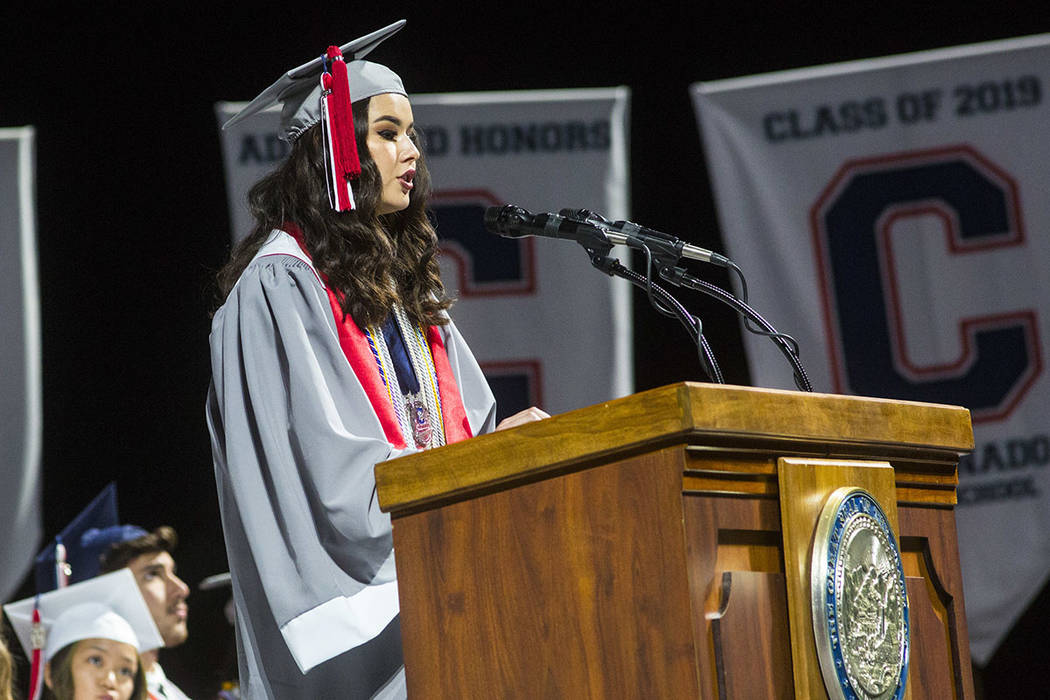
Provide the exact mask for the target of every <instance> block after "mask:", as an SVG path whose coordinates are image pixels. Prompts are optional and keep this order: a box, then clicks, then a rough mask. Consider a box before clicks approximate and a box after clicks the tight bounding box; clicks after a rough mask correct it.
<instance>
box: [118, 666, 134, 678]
mask: <svg viewBox="0 0 1050 700" xmlns="http://www.w3.org/2000/svg"><path fill="white" fill-rule="evenodd" d="M120 675H122V676H127V677H128V678H134V677H135V669H133V668H131V667H130V666H125V667H124V668H122V669H120Z"/></svg>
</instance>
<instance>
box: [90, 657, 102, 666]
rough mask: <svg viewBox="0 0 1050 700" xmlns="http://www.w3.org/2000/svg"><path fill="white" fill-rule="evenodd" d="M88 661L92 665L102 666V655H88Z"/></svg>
mask: <svg viewBox="0 0 1050 700" xmlns="http://www.w3.org/2000/svg"><path fill="white" fill-rule="evenodd" d="M88 663H89V664H91V665H92V666H101V665H102V657H101V656H89V657H88Z"/></svg>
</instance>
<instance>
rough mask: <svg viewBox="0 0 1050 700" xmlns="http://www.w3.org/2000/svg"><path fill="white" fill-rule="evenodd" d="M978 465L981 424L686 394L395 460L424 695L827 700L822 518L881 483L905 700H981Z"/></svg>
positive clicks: (407, 617)
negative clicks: (970, 508) (972, 625)
mask: <svg viewBox="0 0 1050 700" xmlns="http://www.w3.org/2000/svg"><path fill="white" fill-rule="evenodd" d="M972 449H973V434H972V429H971V425H970V416H969V413H968V412H967V411H966V410H965V409H962V408H957V407H951V406H940V405H932V404H919V403H908V402H899V401H889V400H882V399H866V398H857V397H848V396H836V395H827V394H804V393H799V392H790V391H774V390H762V389H749V388H743V387H732V386H713V385H703V384H677V385H673V386H667V387H662V388H659V389H654V390H651V391H646V392H642V393H639V394H636V395H634V396H630V397H627V398H624V399H618V400H615V401H610V402H608V403H604V404H600V405H597V406H592V407H590V408H585V409H581V410H577V411H572V412H569V413H566V414H563V415H559V416H555V417H553V418H551V419H549V420H544V421H541V422H538V423H531V424H528V425H525V426H522V427H520V428H516V429H513V430H509V431H504V432H499V433H494V434H491V435H484V436H481V437H478V438H476V439H473V440H468V441H466V442H463V443H459V444H455V445H450V446H448V447H444V448H441V449H437V450H433V451H429V452H425V453H420V454H415V455H410V456H408V457H402V458H400V459H396V460H391V461H389V462H384V463H382V464H380V465H378V466H377V467H376V482H377V485H378V494H379V501H380V505H381V507H382V508H383V510H384V511H387V512H389V513H390V514H391V516H392V518H393V522H394V547H395V551H396V552H397V571H398V578H399V586H400V598H401V629H402V643H403V646H404V653H405V668H406V673H407V681H408V690H409V696H410V697H414V698H672V699H677V698H698V697H700V698H709V699H712V700H713V699H715V698H747V699H748V700H750V699H752V698H767V697H769V698H792V697H800V698H811V697H815V698H819V697H825V695H824V693H825V690H824V686H823V685H822V683H821V676H820V669H819V667H818V662H817V655H816V648H815V646H814V641H813V639H814V638H813V632H812V627H811V622H810V620H811V617H810V616H811V609H810V601H809V597H808V592H809V590H808V579H805V576H807V575H808V573H807V572H808V569H807V566H808V556H809V549H810V547H811V546H812V540H813V534H812V530H811V529H808V528H810V524H808V523H807V522H805V520H806V517H808V516H806V515H805V513H806V512H809V511H813V510H814V509H815V508H819V507H820V503H821V502H822V501H823V499H824V497H825V494H826V493H827V491H828V489H830V488H833V487H835V486H839V485H852V484H849V483H847V484H841V483H839V482H840V481H842V480H845V481H847V482H849V481H851V480H855V479H860V480H861V481H864V479H866V478H868V477H867V476H866V475H867V474H869V473H871V474H882V475H884V476H885V475H889V480H888V481H887V480H885V479H884V480H883V481H882V482H880V483H882V486H881V487H878V485H877V484H876V486H875V487H873V488H882V495H881V496H879V499H880V502H881V505H882V506H883V509H884V510H886V512H887V515H889V516H890V520H891V522H892V523H893V524H894V526H895V531H896V533H897V535H898V538H899V545H900V550H901V556H902V561H903V567H904V571H905V574H906V588H907V591H908V599H909V603H910V612H909V620H910V628H911V650H910V665H909V675H908V685H907V688H908V690H907V694H906V695H905V697H910V698H916V699H917V698H950V697H961V698H973V697H974V691H973V681H972V676H971V669H970V657H969V643H968V638H967V631H966V619H965V614H964V608H963V596H962V582H961V578H960V572H959V555H958V547H957V542H956V530H955V517H954V511H953V507H954V505H955V487H956V483H957V476H956V467H957V463H958V459H959V455H960V454H962V453H965V452H968V451H970V450H972ZM880 466H881V469H879V467H880ZM869 467H870V471H869ZM829 470H830V471H829ZM818 473H820V474H834V475H835V476H832V477H822V478H815V477H814V478H811V475H815V474H818ZM842 475H845V476H842ZM785 480H786V481H785ZM876 481H877V480H876ZM872 483H875V482H872ZM862 485H863V484H862ZM876 495H878V494H876ZM887 500H888V501H889V503H887V502H886V501H887ZM782 506H783V507H782ZM807 509H808V510H807ZM782 512H784V513H788V512H790V513H792V515H791V516H790V517H787V518H782ZM799 512H801V513H802V515H798V513H799ZM785 563H787V566H785ZM800 566H801V569H800V568H799V567H800ZM803 579H804V580H803ZM800 585H801V590H800Z"/></svg>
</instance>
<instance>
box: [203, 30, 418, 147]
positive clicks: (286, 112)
mask: <svg viewBox="0 0 1050 700" xmlns="http://www.w3.org/2000/svg"><path fill="white" fill-rule="evenodd" d="M405 22H406V20H403V19H402V20H398V21H397V22H394V23H393V24H389V25H387V26H385V27H383V28H382V29H377V30H376V31H374V32H372V33H371V34H366V35H364V36H362V37H359V38H357V39H354V40H353V41H351V42H349V43H347V44H343V45H342V46H340V47H339V49H340V51H341V52H342V54H343V56H344V57H345V58H346V60H347V61H348V65H347V72H348V74H349V80H350V99H351V100H352V101H354V102H357V101H358V100H363V99H365V98H368V97H374V96H376V95H381V94H383V93H391V92H392V93H397V94H400V95H405V96H406V97H407V95H408V94H407V93H406V92H405V86H404V85H403V84H402V83H401V78H400V77H398V75H397V74H396V73H394V71H392V70H390V69H389V68H387V67H386V66H384V65H381V64H379V63H372V62H370V61H362V60H360V59H362V58H364V57H365V56H366V55H367V54H368V53H369V52H371V51H372V49H374V48H375V47H377V46H379V44H381V43H382V42H383V41H384V40H385V39H387V38H389V37H391V36H393V35H394V34H396V33H397V32H398V31H400V30H401V28H402V27H404V26H405ZM326 58H327V57H326V56H325V55H323V54H322V55H319V56H318V57H317V58H315V59H313V60H312V61H308V62H307V63H304V64H303V65H301V66H299V67H298V68H293V69H291V70H290V71H288V72H287V73H285V74H284V75H282V76H281V77H280V78H278V79H277V81H276V82H275V83H274V84H273V85H271V86H270V87H268V88H266V89H265V90H263V91H262V92H261V93H259V96H258V97H256V98H255V99H253V100H252V101H251V102H249V103H248V104H247V106H245V108H244V109H242V110H241V111H240V112H238V113H237V114H235V115H234V116H233V117H232V118H231V119H230V120H229V121H227V122H226V123H225V124H223V125H222V128H223V129H226V128H228V127H230V126H232V125H234V124H236V123H238V122H240V121H242V120H244V119H247V118H248V117H250V116H252V115H253V114H255V113H256V112H261V111H262V110H264V109H266V108H267V107H269V106H270V105H273V104H277V103H278V102H279V103H281V105H282V109H281V129H280V133H279V136H280V138H281V139H282V140H284V141H287V142H288V143H291V142H293V141H295V140H296V139H297V138H299V136H300V134H302V133H303V132H304V131H306V130H307V129H309V128H310V127H311V126H313V125H314V124H317V123H318V122H319V121H320V120H321V108H320V102H321V85H320V82H319V80H318V78H319V77H320V75H321V74H322V73H323V72H324V71H325V69H326Z"/></svg>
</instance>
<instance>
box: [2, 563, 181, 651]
mask: <svg viewBox="0 0 1050 700" xmlns="http://www.w3.org/2000/svg"><path fill="white" fill-rule="evenodd" d="M35 603H38V604H39V609H40V619H41V625H42V626H43V628H44V632H45V634H46V641H45V642H44V659H45V660H50V658H51V657H52V656H53V655H54V653H55V652H56V651H58V650H60V649H62V648H63V647H65V646H67V645H69V644H72V643H73V642H79V641H81V640H83V639H112V640H114V641H117V642H123V643H125V644H130V645H131V646H133V647H135V648H136V649H137V650H138V651H139V652H140V653H141V652H143V651H149V650H150V649H158V648H160V647H162V646H164V640H163V639H162V638H161V636H160V632H159V631H158V630H157V625H156V623H154V622H153V616H152V615H150V612H149V608H148V607H146V601H145V600H143V598H142V593H140V592H139V587H138V584H136V583H135V576H134V574H132V573H131V570H130V569H120V570H119V571H114V572H113V573H110V574H104V575H102V576H96V577H95V578H92V579H88V580H87V581H82V582H80V583H76V584H73V585H72V586H67V587H65V588H59V589H58V590H56V591H51V592H50V593H44V594H43V595H41V596H39V598H26V599H25V600H20V601H18V602H17V603H9V604H7V605H5V606H4V612H6V613H7V617H8V619H9V620H10V621H11V626H12V627H13V628H14V630H15V634H16V635H17V636H18V641H19V642H21V643H22V648H23V649H25V652H26V656H27V657H31V656H32V653H33V639H32V636H33V631H32V630H33V607H34V604H35Z"/></svg>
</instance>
